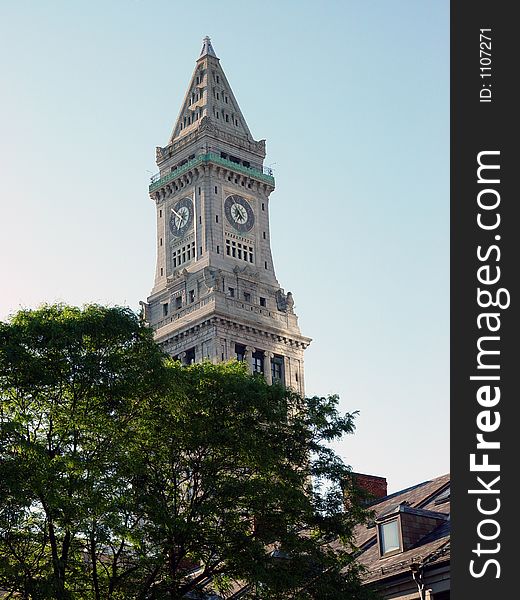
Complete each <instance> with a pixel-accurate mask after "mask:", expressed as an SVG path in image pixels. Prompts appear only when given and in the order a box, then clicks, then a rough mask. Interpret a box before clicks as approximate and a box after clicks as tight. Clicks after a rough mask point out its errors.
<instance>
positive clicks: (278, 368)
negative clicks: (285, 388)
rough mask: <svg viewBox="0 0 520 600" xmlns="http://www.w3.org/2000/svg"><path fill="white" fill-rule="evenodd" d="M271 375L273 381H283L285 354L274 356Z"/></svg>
mask: <svg viewBox="0 0 520 600" xmlns="http://www.w3.org/2000/svg"><path fill="white" fill-rule="evenodd" d="M271 375H272V378H273V381H279V382H280V383H283V356H277V355H275V356H273V358H272V359H271Z"/></svg>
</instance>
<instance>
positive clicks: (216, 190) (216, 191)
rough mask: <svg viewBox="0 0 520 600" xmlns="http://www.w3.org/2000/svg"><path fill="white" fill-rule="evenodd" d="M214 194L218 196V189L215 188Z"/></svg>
mask: <svg viewBox="0 0 520 600" xmlns="http://www.w3.org/2000/svg"><path fill="white" fill-rule="evenodd" d="M215 194H218V188H217V186H215Z"/></svg>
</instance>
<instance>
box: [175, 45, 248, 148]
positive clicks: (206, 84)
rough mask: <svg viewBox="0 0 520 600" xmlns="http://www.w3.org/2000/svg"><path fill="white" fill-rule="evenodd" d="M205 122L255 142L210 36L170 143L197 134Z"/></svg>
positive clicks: (201, 54) (199, 59) (203, 49)
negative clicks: (195, 132)
mask: <svg viewBox="0 0 520 600" xmlns="http://www.w3.org/2000/svg"><path fill="white" fill-rule="evenodd" d="M203 123H204V124H205V125H208V124H209V123H211V125H213V126H214V127H216V128H217V129H219V130H222V131H224V132H227V133H231V134H233V135H238V136H240V137H243V138H246V139H248V140H252V139H253V138H252V136H251V132H250V131H249V128H248V126H247V123H246V121H245V119H244V116H243V115H242V111H241V110H240V107H239V106H238V102H237V101H236V98H235V95H234V94H233V91H232V90H231V86H230V85H229V83H228V80H227V78H226V76H225V74H224V71H223V70H222V67H221V66H220V60H219V59H218V57H217V55H216V54H215V50H214V49H213V46H212V44H211V40H210V38H209V37H208V36H206V37H205V38H204V40H203V42H202V50H201V52H200V56H199V58H198V59H197V64H196V66H195V70H194V71H193V75H192V77H191V80H190V83H189V85H188V89H187V91H186V94H185V96H184V100H183V102H182V106H181V110H180V112H179V116H178V117H177V121H176V122H175V126H174V128H173V131H172V134H171V137H170V142H169V143H172V142H173V141H175V140H177V139H180V138H182V137H184V136H185V135H187V134H189V133H192V132H194V131H197V130H198V129H199V128H200V126H201V125H202V124H203Z"/></svg>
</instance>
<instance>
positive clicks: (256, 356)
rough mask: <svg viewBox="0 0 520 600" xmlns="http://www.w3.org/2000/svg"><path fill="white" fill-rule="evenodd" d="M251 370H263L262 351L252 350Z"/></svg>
mask: <svg viewBox="0 0 520 600" xmlns="http://www.w3.org/2000/svg"><path fill="white" fill-rule="evenodd" d="M253 372H254V373H263V372H264V353H263V351H262V350H255V352H253Z"/></svg>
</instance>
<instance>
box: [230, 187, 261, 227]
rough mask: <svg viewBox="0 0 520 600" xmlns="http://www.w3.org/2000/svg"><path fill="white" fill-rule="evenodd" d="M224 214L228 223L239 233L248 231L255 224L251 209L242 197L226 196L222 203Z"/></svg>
mask: <svg viewBox="0 0 520 600" xmlns="http://www.w3.org/2000/svg"><path fill="white" fill-rule="evenodd" d="M224 212H225V215H226V218H227V220H228V221H229V223H230V224H231V225H232V226H233V227H234V228H235V229H236V230H237V231H240V232H241V233H245V232H246V231H250V230H251V228H252V227H253V225H254V223H255V215H254V213H253V209H252V208H251V206H250V204H249V202H248V201H247V200H246V199H245V198H242V196H238V195H236V194H234V195H233V196H228V197H227V198H226V201H225V202H224Z"/></svg>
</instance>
